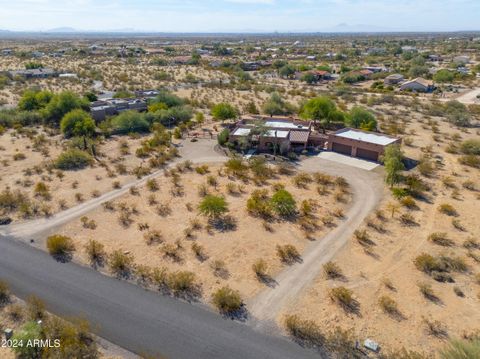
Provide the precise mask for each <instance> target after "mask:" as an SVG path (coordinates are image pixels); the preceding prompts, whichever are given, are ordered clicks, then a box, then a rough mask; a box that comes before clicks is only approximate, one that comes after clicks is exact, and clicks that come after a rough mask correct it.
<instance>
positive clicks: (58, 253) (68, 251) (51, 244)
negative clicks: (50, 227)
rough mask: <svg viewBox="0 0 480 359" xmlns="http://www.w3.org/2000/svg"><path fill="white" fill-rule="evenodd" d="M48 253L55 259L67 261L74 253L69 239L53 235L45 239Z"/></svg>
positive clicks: (71, 241)
mask: <svg viewBox="0 0 480 359" xmlns="http://www.w3.org/2000/svg"><path fill="white" fill-rule="evenodd" d="M47 249H48V252H49V253H50V254H51V255H52V256H53V257H56V258H57V259H69V258H70V257H71V256H72V254H73V252H74V251H75V245H74V244H73V240H72V239H71V238H70V237H67V236H62V235H59V234H55V235H53V236H50V237H48V238H47Z"/></svg>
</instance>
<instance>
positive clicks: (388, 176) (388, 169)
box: [383, 144, 405, 187]
mask: <svg viewBox="0 0 480 359" xmlns="http://www.w3.org/2000/svg"><path fill="white" fill-rule="evenodd" d="M402 160H403V153H402V150H401V148H400V145H397V144H394V145H390V146H387V148H386V149H385V154H384V155H383V163H384V166H385V182H386V183H388V184H389V185H390V187H393V185H395V184H396V183H399V182H400V180H401V176H400V172H401V171H403V170H404V169H405V166H404V165H403V161H402Z"/></svg>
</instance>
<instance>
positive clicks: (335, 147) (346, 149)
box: [332, 142, 352, 156]
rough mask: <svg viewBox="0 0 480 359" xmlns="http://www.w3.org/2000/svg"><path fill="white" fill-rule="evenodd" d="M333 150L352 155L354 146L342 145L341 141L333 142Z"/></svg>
mask: <svg viewBox="0 0 480 359" xmlns="http://www.w3.org/2000/svg"><path fill="white" fill-rule="evenodd" d="M332 151H333V152H338V153H343V154H344V155H349V156H351V155H352V146H347V145H342V144H341V143H336V142H334V143H332Z"/></svg>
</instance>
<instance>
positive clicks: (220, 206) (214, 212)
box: [198, 195, 228, 219]
mask: <svg viewBox="0 0 480 359" xmlns="http://www.w3.org/2000/svg"><path fill="white" fill-rule="evenodd" d="M198 209H199V211H200V213H202V214H203V215H205V216H207V217H209V218H211V219H218V218H219V217H221V216H222V215H223V214H224V213H226V212H227V211H228V205H227V201H225V198H223V197H220V196H213V195H207V196H205V198H204V199H203V200H202V202H201V203H200V205H199V206H198Z"/></svg>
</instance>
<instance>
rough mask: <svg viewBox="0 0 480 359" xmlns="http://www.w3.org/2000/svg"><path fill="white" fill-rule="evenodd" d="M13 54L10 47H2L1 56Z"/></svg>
mask: <svg viewBox="0 0 480 359" xmlns="http://www.w3.org/2000/svg"><path fill="white" fill-rule="evenodd" d="M12 54H13V50H12V49H3V50H2V55H3V56H10V55H12Z"/></svg>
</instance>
